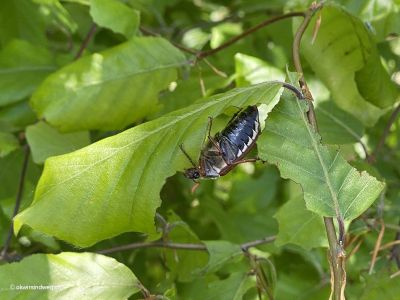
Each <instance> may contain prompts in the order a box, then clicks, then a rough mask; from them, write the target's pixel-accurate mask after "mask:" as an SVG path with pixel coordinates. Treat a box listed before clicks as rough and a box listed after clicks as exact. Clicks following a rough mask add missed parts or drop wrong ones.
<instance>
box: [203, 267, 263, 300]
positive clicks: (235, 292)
mask: <svg viewBox="0 0 400 300" xmlns="http://www.w3.org/2000/svg"><path fill="white" fill-rule="evenodd" d="M255 286H256V278H255V276H254V275H249V274H245V273H241V272H236V273H232V274H230V275H229V277H228V278H226V279H224V280H219V281H212V282H210V283H209V284H208V287H207V290H206V292H205V294H206V296H205V297H204V298H203V299H207V300H241V299H242V298H243V296H244V294H245V293H246V292H247V291H248V290H249V289H250V288H252V287H255Z"/></svg>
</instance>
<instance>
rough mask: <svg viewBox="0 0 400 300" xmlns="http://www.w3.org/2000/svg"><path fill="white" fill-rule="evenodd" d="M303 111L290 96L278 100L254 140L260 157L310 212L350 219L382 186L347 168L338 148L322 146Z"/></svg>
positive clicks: (304, 103)
mask: <svg viewBox="0 0 400 300" xmlns="http://www.w3.org/2000/svg"><path fill="white" fill-rule="evenodd" d="M307 109H308V107H307V104H306V102H305V101H304V100H302V101H300V100H296V99H294V97H293V96H291V95H290V96H288V97H286V98H285V99H284V100H282V101H280V103H279V104H278V105H277V106H276V108H275V109H274V111H273V112H272V113H271V114H270V117H269V118H268V122H266V126H265V129H264V132H263V134H262V135H261V136H260V139H259V141H258V149H259V155H260V157H261V158H262V159H265V160H268V162H271V163H273V164H276V165H277V167H278V168H279V170H280V172H281V175H282V177H284V178H290V179H292V180H293V181H295V182H297V183H299V184H300V185H301V186H302V188H303V191H304V199H305V201H306V206H307V208H308V209H309V210H311V211H313V212H315V213H317V214H319V215H321V216H341V217H343V218H344V219H346V220H352V219H354V218H356V217H358V216H359V215H360V214H361V213H363V212H364V211H365V210H366V209H367V208H368V207H369V206H371V204H372V203H373V202H374V201H375V199H376V198H377V197H378V195H379V194H380V193H381V191H382V190H383V187H384V184H383V183H381V182H379V181H378V180H376V179H375V178H374V177H372V176H370V175H369V174H368V173H367V172H365V171H363V172H361V173H360V172H358V171H357V170H356V169H355V168H353V167H351V166H350V165H349V164H348V163H347V162H346V161H345V160H344V158H343V157H342V156H341V155H340V153H339V150H338V149H336V148H333V147H327V146H323V145H322V144H321V141H320V140H321V138H320V136H319V135H318V134H317V133H316V132H315V131H314V130H313V129H312V128H311V127H310V125H309V123H308V120H307V116H306V111H307Z"/></svg>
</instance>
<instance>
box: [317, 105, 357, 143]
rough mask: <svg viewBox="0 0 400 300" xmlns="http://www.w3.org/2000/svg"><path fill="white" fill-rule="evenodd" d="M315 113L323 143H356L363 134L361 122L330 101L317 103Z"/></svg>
mask: <svg viewBox="0 0 400 300" xmlns="http://www.w3.org/2000/svg"><path fill="white" fill-rule="evenodd" d="M315 114H316V115H317V119H318V128H319V130H320V133H321V137H322V142H323V143H324V144H338V145H339V144H349V143H357V142H359V141H360V140H361V138H362V136H363V134H364V126H363V124H362V123H361V122H360V121H359V120H357V119H356V118H355V117H354V116H352V115H351V114H349V113H347V112H345V111H344V110H341V109H340V108H339V107H337V106H336V104H335V103H334V102H332V101H323V102H320V103H318V105H317V107H316V108H315Z"/></svg>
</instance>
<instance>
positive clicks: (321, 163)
mask: <svg viewBox="0 0 400 300" xmlns="http://www.w3.org/2000/svg"><path fill="white" fill-rule="evenodd" d="M296 103H297V107H298V109H299V111H300V115H301V118H302V120H303V122H304V123H305V125H306V128H307V132H308V134H309V136H310V138H311V141H312V147H313V148H314V152H315V153H316V154H317V157H318V161H319V163H320V165H321V168H322V171H323V172H324V177H325V182H326V184H327V186H328V189H329V193H330V194H331V197H332V200H333V204H334V208H335V212H336V216H337V217H341V213H340V207H339V201H338V199H337V195H336V194H335V192H334V189H333V185H332V182H331V179H330V177H329V173H328V170H327V169H326V166H325V164H324V163H323V159H322V156H321V153H320V151H319V147H318V142H317V141H316V140H315V135H314V134H313V133H312V132H311V128H310V125H309V123H308V120H306V116H305V114H304V113H303V110H302V109H301V106H300V100H298V99H296Z"/></svg>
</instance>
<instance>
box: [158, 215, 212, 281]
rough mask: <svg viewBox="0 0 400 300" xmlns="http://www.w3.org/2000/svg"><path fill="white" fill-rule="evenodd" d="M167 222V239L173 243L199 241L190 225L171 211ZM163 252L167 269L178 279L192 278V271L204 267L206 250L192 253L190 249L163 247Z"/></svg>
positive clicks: (206, 257) (186, 279) (206, 256)
mask: <svg viewBox="0 0 400 300" xmlns="http://www.w3.org/2000/svg"><path fill="white" fill-rule="evenodd" d="M168 223H169V224H170V228H171V231H170V232H169V233H168V236H167V238H168V240H170V241H172V242H175V243H195V244H199V243H201V241H200V239H199V238H198V237H197V236H196V234H195V233H194V232H193V231H192V230H191V229H190V227H189V226H188V225H187V224H186V223H185V222H183V221H182V220H181V218H179V216H177V215H176V214H174V213H173V212H172V211H171V212H169V213H168ZM164 253H165V258H166V261H165V262H166V265H167V266H168V269H169V270H170V271H171V273H172V274H173V276H175V277H176V278H177V279H178V280H179V281H190V280H193V276H192V273H193V271H194V270H195V269H198V268H202V267H204V266H205V264H206V263H207V259H208V254H207V253H206V252H196V253H193V251H191V250H183V249H180V250H176V249H165V250H164Z"/></svg>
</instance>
